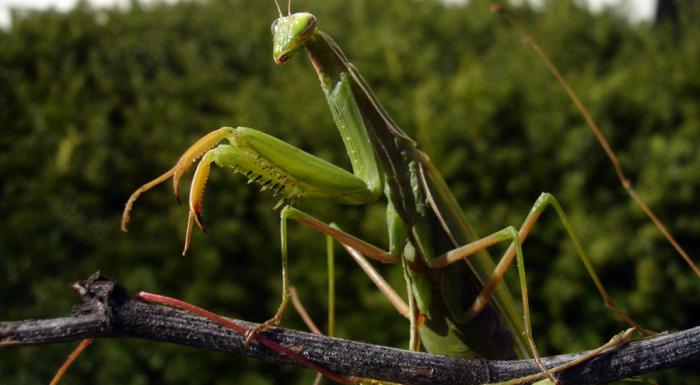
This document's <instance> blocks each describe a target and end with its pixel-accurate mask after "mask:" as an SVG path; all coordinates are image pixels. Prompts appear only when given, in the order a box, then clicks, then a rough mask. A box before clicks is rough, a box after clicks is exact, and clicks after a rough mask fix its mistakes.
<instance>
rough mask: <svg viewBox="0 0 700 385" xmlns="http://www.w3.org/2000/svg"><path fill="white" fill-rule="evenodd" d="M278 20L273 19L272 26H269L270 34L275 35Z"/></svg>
mask: <svg viewBox="0 0 700 385" xmlns="http://www.w3.org/2000/svg"><path fill="white" fill-rule="evenodd" d="M278 21H279V19H275V21H273V22H272V26H270V30H271V32H272V36H275V34H276V33H277V22H278Z"/></svg>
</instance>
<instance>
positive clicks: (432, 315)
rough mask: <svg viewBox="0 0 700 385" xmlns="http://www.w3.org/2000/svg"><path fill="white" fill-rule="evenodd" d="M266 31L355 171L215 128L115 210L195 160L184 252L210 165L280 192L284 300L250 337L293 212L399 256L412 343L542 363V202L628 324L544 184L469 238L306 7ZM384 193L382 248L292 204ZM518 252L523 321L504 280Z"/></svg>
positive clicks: (411, 145)
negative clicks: (312, 84)
mask: <svg viewBox="0 0 700 385" xmlns="http://www.w3.org/2000/svg"><path fill="white" fill-rule="evenodd" d="M278 10H279V6H278ZM272 35H273V58H274V60H275V62H276V63H278V64H284V63H286V62H288V61H289V60H290V59H291V58H292V57H293V55H294V54H295V53H297V52H298V51H301V50H305V51H306V52H307V53H308V55H309V58H310V60H311V63H312V66H313V68H314V70H315V71H316V73H317V75H318V77H319V80H320V84H321V88H322V90H323V92H324V94H325V96H326V99H327V102H328V105H329V108H330V110H331V114H332V116H333V120H334V122H335V125H336V127H337V129H338V130H339V132H340V135H341V137H342V139H343V142H344V144H345V147H346V150H347V154H348V157H349V159H350V162H351V165H352V173H351V172H348V171H346V170H344V169H342V168H340V167H337V166H335V165H333V164H331V163H329V162H327V161H324V160H322V159H320V158H318V157H315V156H314V155H312V154H309V153H307V152H304V151H302V150H300V149H298V148H296V147H293V146H291V145H289V144H287V143H286V142H284V141H282V140H280V139H277V138H275V137H272V136H270V135H268V134H265V133H263V132H261V131H257V130H255V129H252V128H247V127H238V128H231V127H223V128H220V129H218V130H216V131H213V132H211V133H209V134H207V135H206V136H204V137H203V138H201V139H200V140H198V141H197V142H196V143H195V144H193V145H192V146H191V147H190V148H189V149H187V150H186V151H185V152H184V153H183V155H182V156H181V157H180V159H179V160H178V162H177V163H176V165H175V166H174V167H173V168H171V169H170V170H168V171H167V172H165V173H164V174H163V175H161V176H159V177H158V178H156V179H154V180H153V181H151V182H149V183H147V184H145V185H143V186H141V187H140V188H139V189H137V190H136V191H135V192H134V193H133V194H132V195H131V197H130V198H129V200H128V202H127V204H126V207H125V210H124V214H123V220H122V229H123V230H124V231H126V226H127V224H128V222H129V219H130V212H131V209H132V207H133V204H134V202H135V201H136V200H137V199H138V197H139V196H140V195H141V194H142V193H144V192H146V191H147V190H149V189H151V188H153V187H154V186H156V185H158V184H160V183H162V182H164V181H166V180H167V179H169V178H171V177H172V179H173V191H174V194H175V195H176V196H179V190H178V186H179V182H180V180H181V178H182V177H183V175H184V174H185V173H186V172H187V171H188V170H189V169H190V167H191V166H192V165H193V164H194V163H195V162H197V161H198V163H197V166H196V169H195V171H194V176H193V178H192V183H191V188H190V192H189V199H188V204H189V215H188V221H187V230H186V240H185V246H184V251H183V254H184V253H185V252H186V251H187V250H188V248H189V246H190V243H191V234H192V231H193V229H194V227H195V226H197V227H199V228H200V229H202V230H204V226H203V224H202V221H201V217H200V214H201V212H202V207H203V206H202V203H203V194H204V191H205V186H206V182H207V179H208V176H209V173H210V169H211V165H212V164H216V165H217V166H219V167H222V168H223V167H228V168H230V169H231V170H232V171H233V172H234V173H241V174H244V175H245V176H246V177H248V179H249V180H250V181H252V182H254V183H256V184H258V185H259V186H260V188H261V190H270V191H271V192H272V193H273V194H274V195H280V196H281V200H280V203H279V204H278V205H277V206H276V207H282V206H283V208H282V209H281V211H280V222H281V223H280V228H281V245H282V246H281V249H282V276H283V279H282V300H281V304H280V306H279V308H278V310H277V312H276V313H275V314H274V316H273V317H272V318H271V319H269V320H268V321H266V322H265V323H263V324H261V325H260V326H259V327H258V328H256V329H254V330H252V331H250V332H249V336H248V340H250V338H252V337H253V336H255V335H256V334H257V333H259V332H260V331H263V330H264V329H266V328H268V327H270V326H273V325H276V324H278V323H279V322H280V320H281V317H282V315H283V313H284V311H285V309H286V308H287V304H288V302H289V288H290V282H289V277H288V271H287V270H288V269H287V265H288V262H287V257H288V253H287V225H288V221H289V220H292V221H296V222H299V223H301V224H303V225H306V226H308V227H311V228H313V229H315V230H318V231H320V232H322V233H324V234H326V235H327V236H330V237H332V238H333V239H335V240H336V241H338V242H339V243H341V244H342V245H344V246H346V247H347V248H350V249H351V250H354V251H355V252H357V253H358V255H360V257H367V258H370V259H374V260H376V261H379V262H382V263H400V264H401V265H402V267H403V271H404V276H405V279H406V286H407V291H408V304H407V305H406V304H403V303H402V302H401V301H400V300H393V301H392V303H393V305H394V306H395V307H396V308H397V309H398V310H399V311H400V312H401V313H402V314H403V315H404V316H406V317H407V318H408V319H409V320H410V324H411V333H410V337H411V338H410V347H411V349H414V350H418V349H419V348H420V346H421V345H423V346H424V347H425V349H426V350H427V351H429V352H432V353H437V354H444V355H449V356H456V357H475V356H478V357H484V358H487V359H513V358H517V357H520V358H525V357H534V358H535V359H536V360H537V362H538V363H539V359H538V353H537V348H536V346H535V343H534V340H533V336H532V331H531V326H530V316H529V305H528V297H527V284H526V275H525V265H524V256H523V251H522V247H521V244H522V242H523V241H524V240H525V238H526V237H527V236H528V234H529V233H530V231H531V230H532V229H533V227H534V225H535V223H536V221H537V220H538V218H539V217H540V216H541V215H542V213H543V212H544V211H545V209H546V208H548V207H552V208H554V211H555V212H556V214H557V216H558V217H559V218H560V220H561V223H562V224H563V226H564V228H565V230H566V232H567V234H568V236H569V237H570V239H571V241H572V242H573V244H574V246H575V248H576V250H577V253H578V254H579V256H580V257H581V259H582V261H583V263H584V264H585V266H586V269H587V270H588V272H589V274H590V276H591V278H592V279H593V281H594V283H595V285H596V287H597V288H598V290H599V292H600V294H601V296H602V297H603V299H604V300H605V302H606V304H608V305H609V306H610V307H612V308H613V309H614V311H615V312H617V313H618V315H620V316H621V317H622V318H624V319H625V320H626V321H628V322H629V323H631V324H632V325H633V326H636V324H634V322H633V321H631V320H630V319H629V318H628V317H627V316H626V315H625V314H624V313H623V312H622V311H621V310H618V309H616V308H615V307H614V306H613V305H612V302H611V301H610V299H609V296H608V295H607V293H606V292H605V289H604V288H603V286H602V284H601V282H600V280H599V279H598V277H597V275H596V273H595V272H594V270H593V268H592V266H591V264H590V262H589V260H588V258H587V256H586V254H585V252H584V250H583V248H582V247H581V245H580V242H579V241H578V239H577V238H576V236H575V234H574V232H573V230H572V228H571V226H570V224H569V221H568V219H567V217H566V214H565V213H564V210H563V209H562V207H561V206H560V204H559V203H558V202H557V200H556V199H555V198H554V196H552V195H551V194H548V193H542V195H541V196H540V197H539V198H538V199H537V200H536V201H535V203H534V204H533V206H532V209H531V211H530V212H529V214H528V216H527V218H526V219H525V221H524V222H523V224H522V225H521V226H519V227H516V226H507V227H504V228H503V229H502V230H499V231H497V232H494V233H493V234H491V235H489V236H487V237H484V238H479V237H477V236H476V235H475V234H474V233H473V231H472V230H471V228H470V226H469V225H468V223H467V222H466V221H465V219H464V217H463V214H462V211H461V209H460V207H459V205H458V203H457V201H456V199H455V198H454V196H453V194H452V193H451V191H450V190H449V188H448V187H447V184H446V183H445V181H444V180H443V178H442V176H441V175H440V173H439V172H438V170H437V169H436V168H435V166H434V165H433V164H432V163H431V162H430V159H429V157H428V156H427V155H426V154H425V153H423V152H422V151H420V149H419V148H418V145H417V143H416V142H415V141H414V140H413V139H412V138H410V137H409V136H408V135H407V134H406V133H404V131H403V130H401V129H400V128H399V127H398V126H397V124H396V123H395V122H394V121H393V119H392V118H391V117H390V116H389V115H388V113H387V112H386V110H385V109H384V107H383V106H382V105H381V103H380V102H379V101H378V99H377V97H376V96H375V95H374V93H373V92H372V90H371V89H370V87H369V85H368V84H367V82H366V81H365V80H364V79H363V77H362V75H361V74H360V72H359V71H358V70H357V68H355V67H354V66H353V64H352V63H351V62H350V61H349V60H348V58H347V57H346V55H345V54H344V53H343V51H342V50H341V49H340V47H339V46H338V45H337V43H336V42H335V41H334V40H333V39H332V38H331V37H330V36H329V35H327V34H326V33H324V32H322V31H320V30H319V29H317V21H316V18H315V16H313V15H312V14H310V13H306V12H299V13H294V14H292V13H291V10H290V11H289V12H288V15H287V16H284V15H283V14H282V11H281V10H279V18H278V19H276V20H275V21H274V22H273V23H272ZM222 142H227V143H226V144H222ZM382 195H384V197H385V198H386V219H387V229H388V234H389V245H388V248H387V250H384V249H382V248H380V247H378V246H375V245H372V244H370V243H368V242H365V241H363V240H361V239H359V238H357V237H355V236H353V235H351V234H349V233H346V232H344V231H342V230H340V229H338V228H337V227H334V226H331V225H329V224H327V223H324V222H322V221H320V220H318V219H316V218H314V217H313V216H311V215H310V214H308V213H305V212H302V211H300V210H298V209H297V208H295V205H294V204H295V202H297V201H299V200H303V199H316V200H328V201H332V202H336V203H339V204H348V205H363V204H368V203H371V202H375V201H377V200H379V199H381V197H382ZM499 243H507V244H510V246H509V247H508V249H507V251H506V252H505V253H504V255H503V256H502V257H501V259H500V260H499V261H498V263H497V264H496V263H494V261H493V260H492V259H491V258H490V257H489V256H488V254H486V253H485V252H484V250H485V249H486V248H488V247H490V246H493V245H496V244H499ZM515 260H517V268H518V275H519V279H520V290H521V293H522V306H523V317H522V319H521V317H520V316H519V314H518V312H517V311H516V307H515V304H514V300H513V298H512V296H511V294H510V292H509V291H508V289H507V288H506V286H505V285H504V284H503V283H502V282H501V280H502V278H503V276H504V274H505V273H506V271H507V269H508V267H509V266H510V265H511V264H512V263H513V261H515ZM539 366H540V369H541V370H542V371H543V373H544V374H546V375H547V377H549V379H550V380H551V381H556V378H555V376H554V374H553V372H552V371H549V370H547V369H545V368H544V367H543V366H542V365H541V364H539Z"/></svg>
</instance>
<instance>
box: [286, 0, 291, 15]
mask: <svg viewBox="0 0 700 385" xmlns="http://www.w3.org/2000/svg"><path fill="white" fill-rule="evenodd" d="M287 16H292V0H287Z"/></svg>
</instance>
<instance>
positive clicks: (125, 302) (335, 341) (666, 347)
mask: <svg viewBox="0 0 700 385" xmlns="http://www.w3.org/2000/svg"><path fill="white" fill-rule="evenodd" d="M74 287H75V288H76V289H78V291H79V292H80V294H81V296H82V298H83V303H82V304H80V305H77V306H76V307H75V308H74V309H73V312H72V315H71V316H70V317H62V318H53V319H46V320H27V321H15V322H0V347H9V346H25V345H38V344H50V343H58V342H66V341H74V340H80V339H83V338H88V337H90V338H95V337H111V338H121V337H130V338H142V339H148V340H154V341H161V342H170V343H176V344H180V345H187V346H192V347H196V348H201V349H206V350H216V351H223V352H227V353H234V354H238V355H243V356H248V357H256V358H261V359H264V360H267V361H272V362H277V363H292V364H295V362H292V361H291V360H290V359H289V358H288V357H285V356H283V355H280V354H278V353H276V352H274V351H271V350H269V349H267V348H265V347H264V346H261V345H259V344H258V343H256V342H253V343H252V344H251V345H250V346H249V347H245V346H244V345H243V337H242V336H241V335H240V334H237V333H235V332H233V331H232V330H230V329H226V328H224V327H222V326H219V325H218V324H215V323H213V322H211V321H209V320H207V319H205V318H202V317H199V316H197V315H193V314H190V313H187V312H184V311H180V310H176V309H172V308H168V307H165V306H159V305H154V304H149V303H145V302H141V301H138V300H135V299H132V298H131V297H130V296H129V295H128V294H127V293H126V291H125V290H124V289H123V288H122V287H121V286H119V285H118V284H117V283H115V282H113V281H111V280H109V279H107V278H105V277H104V276H102V275H101V274H99V273H95V274H93V275H92V276H91V277H90V278H88V280H86V281H84V282H79V283H76V284H75V285H74ZM234 321H235V322H237V323H239V324H240V325H242V326H244V327H246V328H251V327H253V326H255V325H256V324H253V323H250V322H246V321H239V320H234ZM264 335H265V337H267V338H269V339H270V340H272V341H274V342H276V343H279V344H281V345H282V346H285V347H286V348H288V349H291V350H293V351H295V352H298V353H299V354H300V355H302V356H304V357H305V358H306V359H308V360H310V361H312V362H314V363H317V364H318V365H321V366H323V367H325V368H328V369H329V370H331V371H333V372H335V373H339V374H344V375H352V376H358V377H367V378H374V379H380V380H385V381H392V382H399V383H403V384H482V383H487V382H498V381H505V380H508V379H512V378H517V377H521V376H525V375H528V374H533V373H537V372H538V370H537V369H536V367H535V364H534V363H533V361H532V360H520V361H486V360H478V359H476V360H462V359H454V358H448V357H442V356H436V355H432V354H427V353H417V352H409V351H405V350H400V349H394V348H388V347H384V346H377V345H371V344H366V343H361V342H355V341H348V340H342V339H339V338H332V337H325V336H317V335H314V334H310V333H304V332H299V331H295V330H288V329H283V328H272V329H270V330H269V331H266V332H265V333H264ZM581 354H585V352H581V353H575V354H565V355H559V356H553V357H547V358H543V360H542V361H543V362H544V364H545V365H546V366H549V367H551V366H556V365H560V364H563V363H565V362H568V361H571V360H572V359H575V358H576V357H578V356H580V355H581ZM697 360H700V327H695V328H692V329H688V330H684V331H681V332H677V333H665V334H661V335H658V336H656V337H654V338H649V339H645V340H641V341H635V342H630V343H628V344H625V345H624V346H621V347H618V348H614V349H610V350H608V351H606V352H605V353H604V354H602V355H601V356H598V357H596V358H595V359H592V360H589V361H587V362H585V363H583V364H581V365H578V366H576V367H574V368H571V369H568V370H566V371H564V372H562V373H559V374H558V376H559V377H560V379H561V380H562V381H564V383H566V384H571V385H573V384H589V383H600V382H608V381H613V380H616V379H620V378H625V377H631V376H637V375H641V374H645V373H649V372H654V371H658V370H662V369H666V368H671V367H676V366H680V365H683V364H687V363H690V362H692V361H697Z"/></svg>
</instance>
